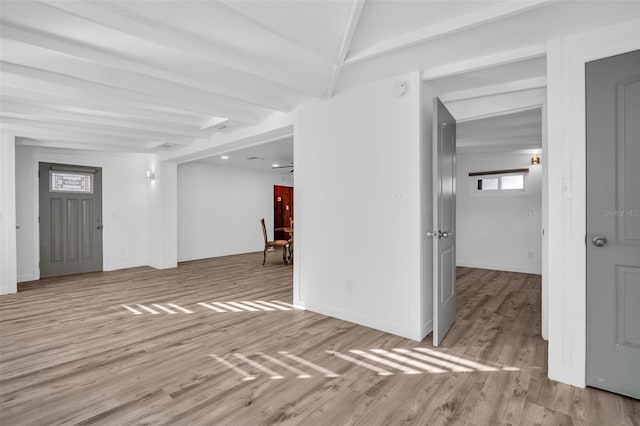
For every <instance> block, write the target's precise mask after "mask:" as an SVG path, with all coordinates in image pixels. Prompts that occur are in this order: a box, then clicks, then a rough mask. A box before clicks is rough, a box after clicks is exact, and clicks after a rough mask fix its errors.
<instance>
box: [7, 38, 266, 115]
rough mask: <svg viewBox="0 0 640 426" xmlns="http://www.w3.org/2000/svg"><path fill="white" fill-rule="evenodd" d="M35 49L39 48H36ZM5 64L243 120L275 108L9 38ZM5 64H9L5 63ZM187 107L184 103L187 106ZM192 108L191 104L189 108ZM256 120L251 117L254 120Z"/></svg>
mask: <svg viewBox="0 0 640 426" xmlns="http://www.w3.org/2000/svg"><path fill="white" fill-rule="evenodd" d="M32 49H35V51H32ZM2 60H3V64H4V63H8V64H14V65H18V66H24V67H28V68H31V69H37V70H41V71H46V72H49V73H55V74H58V75H63V76H67V77H71V78H75V79H78V80H79V81H80V83H81V84H84V85H85V86H86V83H87V82H89V83H94V84H97V85H100V86H108V87H112V88H116V89H119V90H125V91H127V92H129V93H146V94H148V95H150V96H151V97H153V99H155V100H156V102H160V103H163V104H167V105H171V103H172V102H180V103H181V104H183V105H190V106H197V105H203V108H205V109H203V110H201V111H202V112H205V113H206V114H208V115H220V114H219V113H216V109H218V110H219V111H222V110H224V111H227V112H228V114H224V115H230V116H233V117H234V118H237V119H238V120H239V121H242V120H243V119H249V120H253V119H255V118H256V117H257V118H258V119H259V118H260V117H264V116H266V115H268V114H270V113H272V112H273V110H272V109H268V108H264V107H260V106H257V105H253V104H248V103H245V102H243V101H239V100H238V99H234V98H230V97H228V96H222V95H218V94H215V93H212V92H207V91H204V90H202V89H199V88H195V87H189V86H185V85H183V84H180V83H174V82H171V81H167V80H162V79H157V78H154V77H150V76H146V75H142V74H138V73H132V72H130V71H122V70H116V69H113V68H107V67H103V66H100V65H96V64H93V63H90V62H87V61H83V60H80V59H76V58H72V57H69V56H64V57H61V54H59V53H56V52H52V51H49V50H42V49H41V48H37V47H35V48H34V47H32V46H29V45H24V44H22V43H15V42H9V43H6V42H5V45H4V46H3V59H2ZM3 68H5V67H4V66H3ZM183 109H184V107H183ZM187 110H188V108H187ZM251 122H252V121H249V123H251Z"/></svg>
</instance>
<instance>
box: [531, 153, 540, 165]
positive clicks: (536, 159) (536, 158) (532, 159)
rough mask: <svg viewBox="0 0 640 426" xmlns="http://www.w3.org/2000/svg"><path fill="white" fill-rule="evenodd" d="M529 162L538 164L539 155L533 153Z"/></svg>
mask: <svg viewBox="0 0 640 426" xmlns="http://www.w3.org/2000/svg"><path fill="white" fill-rule="evenodd" d="M531 164H540V157H538V154H533V157H531Z"/></svg>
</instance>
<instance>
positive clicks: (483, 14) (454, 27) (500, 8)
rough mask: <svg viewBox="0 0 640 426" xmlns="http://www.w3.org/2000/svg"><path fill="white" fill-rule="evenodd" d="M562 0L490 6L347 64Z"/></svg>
mask: <svg viewBox="0 0 640 426" xmlns="http://www.w3.org/2000/svg"><path fill="white" fill-rule="evenodd" d="M556 1H558V0H532V1H514V0H508V1H502V2H500V3H498V4H496V5H494V6H490V7H486V8H483V9H480V10H476V11H474V12H470V13H466V14H464V15H460V16H457V17H455V18H451V19H447V20H445V21H441V22H438V23H436V24H433V25H430V26H427V27H424V28H421V29H418V30H415V31H411V32H409V33H406V34H402V35H400V36H397V37H393V38H390V39H387V40H384V41H381V42H379V43H376V44H374V45H373V46H370V47H367V48H365V49H363V50H361V51H359V52H355V53H353V54H352V55H351V56H350V57H349V58H347V60H346V61H345V65H351V64H354V63H357V62H361V61H364V60H368V59H371V58H374V57H377V56H380V55H384V54H388V53H391V52H394V51H397V50H400V49H405V48H407V47H410V46H414V45H416V44H420V43H424V42H427V41H429V40H434V39H437V38H440V37H444V36H448V35H451V34H454V33H457V32H459V31H463V30H468V29H471V28H474V27H478V26H481V25H486V24H489V23H491V22H494V21H497V20H500V19H504V18H508V17H510V16H514V15H517V14H520V13H524V12H528V11H530V10H532V9H535V8H538V7H542V6H546V5H549V4H552V3H554V2H556Z"/></svg>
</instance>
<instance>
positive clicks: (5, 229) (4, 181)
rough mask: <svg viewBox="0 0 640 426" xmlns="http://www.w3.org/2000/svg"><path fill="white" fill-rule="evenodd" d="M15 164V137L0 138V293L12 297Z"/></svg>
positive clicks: (14, 265) (13, 281)
mask: <svg viewBox="0 0 640 426" xmlns="http://www.w3.org/2000/svg"><path fill="white" fill-rule="evenodd" d="M15 164H16V144H15V137H13V136H10V135H2V141H1V142H0V294H12V293H16V292H17V291H18V286H17V282H18V280H17V259H16V173H15Z"/></svg>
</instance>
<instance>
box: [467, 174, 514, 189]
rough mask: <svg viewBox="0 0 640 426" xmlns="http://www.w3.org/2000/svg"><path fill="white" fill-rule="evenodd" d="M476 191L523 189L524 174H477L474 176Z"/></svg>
mask: <svg viewBox="0 0 640 426" xmlns="http://www.w3.org/2000/svg"><path fill="white" fill-rule="evenodd" d="M474 183H475V189H476V191H478V192H485V191H487V192H503V191H513V190H516V191H517V190H520V191H522V190H524V174H508V175H501V176H490V177H489V176H477V177H475V178H474Z"/></svg>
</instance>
